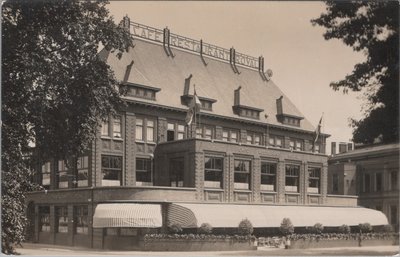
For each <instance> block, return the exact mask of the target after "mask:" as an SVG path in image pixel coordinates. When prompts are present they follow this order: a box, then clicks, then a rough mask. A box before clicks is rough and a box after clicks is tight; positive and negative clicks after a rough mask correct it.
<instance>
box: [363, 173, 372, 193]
mask: <svg viewBox="0 0 400 257" xmlns="http://www.w3.org/2000/svg"><path fill="white" fill-rule="evenodd" d="M364 192H365V193H369V192H371V175H370V174H364Z"/></svg>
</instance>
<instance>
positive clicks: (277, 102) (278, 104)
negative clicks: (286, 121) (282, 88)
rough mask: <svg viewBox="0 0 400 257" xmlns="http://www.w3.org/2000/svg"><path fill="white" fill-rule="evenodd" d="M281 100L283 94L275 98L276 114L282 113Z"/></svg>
mask: <svg viewBox="0 0 400 257" xmlns="http://www.w3.org/2000/svg"><path fill="white" fill-rule="evenodd" d="M282 102H283V95H281V97H279V98H278V99H276V110H277V114H278V115H282V114H283V103H282Z"/></svg>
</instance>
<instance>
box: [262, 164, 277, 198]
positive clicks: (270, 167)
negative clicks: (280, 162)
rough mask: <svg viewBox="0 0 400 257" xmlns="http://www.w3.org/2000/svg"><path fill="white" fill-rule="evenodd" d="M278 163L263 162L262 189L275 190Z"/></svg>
mask: <svg viewBox="0 0 400 257" xmlns="http://www.w3.org/2000/svg"><path fill="white" fill-rule="evenodd" d="M275 186H276V163H270V162H261V186H260V189H261V190H268V191H275Z"/></svg>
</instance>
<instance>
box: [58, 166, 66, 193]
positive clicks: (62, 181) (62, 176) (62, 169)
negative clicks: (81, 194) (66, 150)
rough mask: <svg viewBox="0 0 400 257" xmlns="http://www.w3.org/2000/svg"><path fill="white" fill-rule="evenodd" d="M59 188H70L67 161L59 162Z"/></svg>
mask: <svg viewBox="0 0 400 257" xmlns="http://www.w3.org/2000/svg"><path fill="white" fill-rule="evenodd" d="M57 175H58V188H68V170H67V165H66V164H65V161H63V160H59V161H58V171H57Z"/></svg>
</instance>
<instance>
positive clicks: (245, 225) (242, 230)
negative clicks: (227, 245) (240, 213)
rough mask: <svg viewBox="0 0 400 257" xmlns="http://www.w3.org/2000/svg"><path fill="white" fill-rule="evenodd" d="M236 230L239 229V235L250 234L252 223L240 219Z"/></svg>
mask: <svg viewBox="0 0 400 257" xmlns="http://www.w3.org/2000/svg"><path fill="white" fill-rule="evenodd" d="M238 230H239V234H240V235H245V236H247V235H251V234H252V233H253V230H254V229H253V225H252V224H251V222H250V220H248V219H247V218H246V219H243V220H242V221H240V223H239V225H238Z"/></svg>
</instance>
